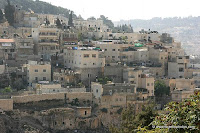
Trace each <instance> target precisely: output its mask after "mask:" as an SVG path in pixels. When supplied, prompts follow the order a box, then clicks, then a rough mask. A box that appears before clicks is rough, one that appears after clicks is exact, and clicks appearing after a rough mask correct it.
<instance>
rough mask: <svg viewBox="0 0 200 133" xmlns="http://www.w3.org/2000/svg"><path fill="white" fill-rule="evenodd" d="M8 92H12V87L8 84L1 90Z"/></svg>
mask: <svg viewBox="0 0 200 133" xmlns="http://www.w3.org/2000/svg"><path fill="white" fill-rule="evenodd" d="M10 92H12V89H11V87H10V86H9V87H5V88H4V90H3V93H10Z"/></svg>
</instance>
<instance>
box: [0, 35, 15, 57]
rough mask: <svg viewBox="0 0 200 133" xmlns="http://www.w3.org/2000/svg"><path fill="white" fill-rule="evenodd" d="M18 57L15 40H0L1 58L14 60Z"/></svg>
mask: <svg viewBox="0 0 200 133" xmlns="http://www.w3.org/2000/svg"><path fill="white" fill-rule="evenodd" d="M15 57H16V43H15V40H14V39H0V58H2V59H5V60H13V59H15Z"/></svg>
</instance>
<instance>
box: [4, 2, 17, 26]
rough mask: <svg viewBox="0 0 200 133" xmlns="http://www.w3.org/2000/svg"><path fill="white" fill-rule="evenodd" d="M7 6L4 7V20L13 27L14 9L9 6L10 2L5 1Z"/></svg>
mask: <svg viewBox="0 0 200 133" xmlns="http://www.w3.org/2000/svg"><path fill="white" fill-rule="evenodd" d="M7 2H8V5H6V6H5V18H6V19H7V21H8V23H9V24H10V25H11V26H13V24H14V23H15V16H14V13H15V7H14V6H13V5H10V1H9V0H7Z"/></svg>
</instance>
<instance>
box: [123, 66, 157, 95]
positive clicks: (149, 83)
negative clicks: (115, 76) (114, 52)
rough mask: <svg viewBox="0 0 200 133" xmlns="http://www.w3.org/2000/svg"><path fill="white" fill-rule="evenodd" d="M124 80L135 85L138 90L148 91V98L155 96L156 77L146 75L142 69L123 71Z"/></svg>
mask: <svg viewBox="0 0 200 133" xmlns="http://www.w3.org/2000/svg"><path fill="white" fill-rule="evenodd" d="M123 80H124V82H126V83H129V84H134V85H135V87H136V88H139V89H141V88H144V89H147V92H148V96H154V77H152V76H150V74H144V73H143V72H142V70H140V69H135V68H126V69H124V71H123Z"/></svg>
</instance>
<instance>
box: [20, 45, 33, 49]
mask: <svg viewBox="0 0 200 133" xmlns="http://www.w3.org/2000/svg"><path fill="white" fill-rule="evenodd" d="M19 48H21V49H33V45H31V46H19Z"/></svg>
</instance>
